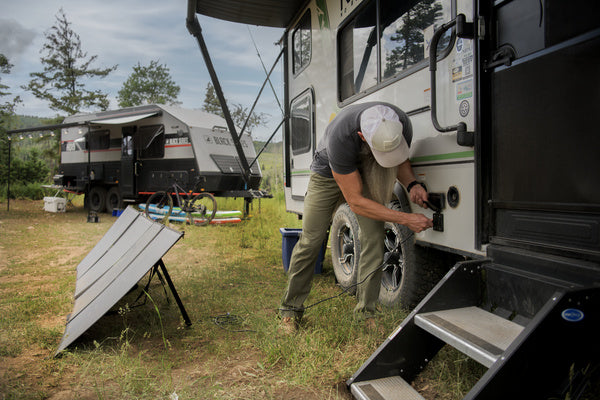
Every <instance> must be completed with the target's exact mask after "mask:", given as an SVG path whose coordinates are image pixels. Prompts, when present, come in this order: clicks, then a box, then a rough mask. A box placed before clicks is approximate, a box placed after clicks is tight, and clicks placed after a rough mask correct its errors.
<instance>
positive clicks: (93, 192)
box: [86, 186, 106, 212]
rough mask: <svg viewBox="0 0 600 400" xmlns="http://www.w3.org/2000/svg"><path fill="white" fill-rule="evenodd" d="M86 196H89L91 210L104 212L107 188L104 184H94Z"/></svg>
mask: <svg viewBox="0 0 600 400" xmlns="http://www.w3.org/2000/svg"><path fill="white" fill-rule="evenodd" d="M86 197H89V199H88V202H87V204H88V206H89V207H90V211H93V212H104V210H105V209H106V188H104V187H103V186H92V188H91V189H90V191H89V192H88V193H87V194H86Z"/></svg>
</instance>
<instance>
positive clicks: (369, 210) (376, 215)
mask: <svg viewBox="0 0 600 400" xmlns="http://www.w3.org/2000/svg"><path fill="white" fill-rule="evenodd" d="M333 178H334V179H335V181H336V182H337V184H338V186H339V187H340V189H341V190H342V193H343V194H344V198H345V199H346V202H347V203H348V205H349V206H350V209H351V210H352V211H353V212H354V213H355V214H358V215H362V216H364V217H367V218H371V219H375V220H378V221H388V222H393V223H397V224H401V225H405V226H407V227H408V228H409V229H410V230H412V231H414V232H421V231H424V230H425V229H427V228H431V227H432V226H433V221H432V220H431V219H429V218H427V217H426V216H424V215H423V214H410V213H404V212H401V211H394V210H391V209H389V208H387V207H386V206H384V205H381V204H379V203H377V202H375V201H373V200H370V199H368V198H366V197H364V196H363V195H362V187H363V185H362V178H361V176H360V173H359V172H358V171H354V172H351V173H349V174H338V173H335V172H333Z"/></svg>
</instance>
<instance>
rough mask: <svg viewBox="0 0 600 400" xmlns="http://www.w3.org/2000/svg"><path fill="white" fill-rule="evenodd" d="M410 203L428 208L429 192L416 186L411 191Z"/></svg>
mask: <svg viewBox="0 0 600 400" xmlns="http://www.w3.org/2000/svg"><path fill="white" fill-rule="evenodd" d="M409 195H410V201H412V202H413V203H415V204H418V205H419V206H421V207H423V208H427V204H425V202H426V201H427V199H428V196H427V191H426V190H425V189H424V188H423V186H421V185H415V186H413V187H412V188H411V189H410V193H409Z"/></svg>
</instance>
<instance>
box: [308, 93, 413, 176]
mask: <svg viewBox="0 0 600 400" xmlns="http://www.w3.org/2000/svg"><path fill="white" fill-rule="evenodd" d="M378 104H382V105H385V106H388V107H390V108H391V109H393V110H394V111H395V112H396V114H398V117H399V119H400V122H402V125H403V130H402V133H403V135H404V139H405V140H406V143H408V145H409V146H410V143H411V141H412V128H411V124H410V121H409V120H408V117H407V116H406V114H404V112H402V111H401V110H400V109H399V108H398V107H396V106H394V105H392V104H389V103H383V102H369V103H360V104H353V105H350V106H347V107H346V108H344V109H343V110H342V111H340V113H339V114H338V115H336V117H335V118H334V119H333V121H331V122H330V123H329V125H328V126H327V128H325V135H324V136H323V138H322V139H321V140H320V141H319V143H318V144H317V149H316V152H315V156H314V158H313V162H312V164H311V166H310V169H311V171H313V172H316V173H317V174H319V175H322V176H325V177H327V178H333V174H332V173H331V171H332V170H333V171H335V172H336V173H337V174H342V175H346V174H349V173H352V172H354V171H356V170H357V169H358V166H359V163H360V157H359V154H360V148H361V146H362V145H363V143H364V142H363V140H362V139H361V138H360V136H358V132H359V131H360V116H361V114H362V112H363V111H364V110H366V109H367V108H369V107H372V106H374V105H378ZM364 144H365V145H367V144H366V143H364Z"/></svg>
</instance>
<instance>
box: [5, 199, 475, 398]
mask: <svg viewBox="0 0 600 400" xmlns="http://www.w3.org/2000/svg"><path fill="white" fill-rule="evenodd" d="M81 203H82V200H81V198H78V199H76V201H75V204H76V207H74V208H73V207H69V208H68V211H67V212H66V213H59V214H53V213H47V212H44V211H43V209H42V208H43V202H41V201H26V200H17V201H12V202H11V210H10V212H7V211H6V204H5V203H0V237H1V238H2V240H1V242H0V394H2V399H42V398H48V397H52V396H62V397H61V398H75V399H76V398H82V399H94V398H97V399H114V398H119V399H155V398H157V399H158V398H161V399H168V398H169V396H171V395H172V394H173V393H176V394H177V396H179V398H180V399H299V398H303V399H349V398H350V396H349V394H348V391H347V389H346V387H345V381H346V380H347V379H348V378H349V377H350V376H352V374H353V373H354V372H355V371H356V370H357V369H358V368H359V367H360V365H361V364H362V363H363V362H365V361H366V360H367V358H368V357H369V356H370V355H371V354H372V353H373V352H374V351H375V350H376V349H377V347H378V346H379V345H380V344H381V343H382V342H383V341H384V340H385V338H386V337H387V335H389V334H390V333H391V332H392V331H393V330H394V329H395V328H396V327H397V326H398V325H399V324H400V322H401V321H402V320H403V318H404V317H405V316H406V312H405V311H402V310H397V309H393V310H392V309H384V310H383V312H382V316H381V319H380V321H379V323H380V326H381V329H380V331H379V332H370V331H367V330H366V329H365V328H364V326H363V325H362V324H359V323H357V322H355V321H354V320H353V319H352V309H353V308H354V306H355V299H354V298H353V297H352V296H349V295H342V296H339V297H336V298H334V299H332V300H329V301H326V302H324V303H322V304H319V305H318V306H316V307H313V308H310V309H309V310H308V311H307V313H306V317H305V320H304V322H303V324H302V327H301V329H300V331H299V332H298V333H297V334H296V335H294V336H291V337H290V336H285V335H282V334H281V333H279V332H278V318H277V308H278V306H279V301H280V298H281V296H282V294H283V291H284V289H285V285H286V274H285V273H284V272H283V267H282V261H281V242H282V238H281V234H280V232H279V228H280V227H288V228H295V227H300V226H301V224H300V221H298V219H297V218H296V216H295V215H292V214H289V213H286V212H285V206H284V201H283V195H282V193H281V192H276V193H274V198H273V199H263V200H261V201H260V203H259V202H258V201H255V202H254V203H253V207H252V210H251V214H252V216H251V218H249V219H248V220H245V221H242V222H241V223H239V224H234V225H213V226H207V227H190V226H184V225H173V226H174V227H175V229H182V230H185V235H184V237H183V238H182V239H180V240H179V241H178V242H177V243H176V244H175V246H174V247H173V248H172V249H171V250H170V251H169V252H168V253H167V254H166V255H165V257H164V262H165V265H166V267H167V269H168V271H169V273H170V276H171V278H172V280H173V282H174V284H175V287H176V288H177V291H178V293H179V295H180V297H181V299H182V301H183V304H184V306H185V308H186V310H187V313H188V314H189V316H190V318H191V320H192V326H191V327H186V326H185V324H184V322H183V319H182V317H181V314H180V312H179V309H178V308H177V306H176V305H175V303H174V301H173V299H172V296H171V295H170V294H169V295H168V296H165V292H164V290H163V287H162V286H161V284H160V283H159V281H158V280H157V279H154V280H153V281H152V283H151V285H150V287H149V291H148V294H149V296H150V297H147V296H145V295H142V298H141V299H142V300H144V299H145V302H143V301H138V302H137V303H136V302H135V300H136V298H137V296H138V294H139V293H140V291H139V290H137V291H135V292H132V293H130V294H128V295H127V296H125V297H124V298H123V299H121V300H120V301H119V302H118V303H117V304H116V305H115V307H113V310H112V311H111V312H109V313H108V314H107V315H105V316H103V317H102V318H101V319H100V320H99V321H98V322H97V323H96V324H94V325H93V326H92V327H91V328H90V329H88V331H86V332H85V333H84V334H83V335H82V336H81V337H80V338H79V339H78V340H77V341H76V342H74V343H73V344H72V345H71V346H70V347H69V348H68V349H67V351H65V352H64V353H63V355H62V357H59V358H52V357H51V355H52V354H53V352H54V350H55V349H56V347H57V346H58V344H59V343H60V340H61V337H62V334H63V332H64V327H65V317H66V315H67V314H68V313H70V312H71V311H72V307H73V305H72V304H73V293H74V289H75V279H76V278H75V272H76V267H77V265H78V264H79V262H80V261H81V260H82V259H83V258H84V257H85V255H87V253H89V251H90V250H91V249H92V248H93V247H94V246H95V245H96V243H97V242H98V241H99V240H100V239H101V238H102V236H103V235H104V233H105V232H106V231H107V230H108V229H109V228H110V226H111V225H112V224H113V223H114V221H115V220H116V218H115V217H111V216H109V215H106V214H102V215H100V222H99V223H87V218H86V217H87V213H86V212H85V210H83V208H82V206H81ZM218 204H219V208H220V209H240V210H241V209H242V207H243V201H242V200H241V199H237V200H234V199H227V200H225V199H218ZM146 281H147V277H145V278H144V279H143V280H142V281H141V286H142V287H143V286H144V285H145V283H146ZM167 290H168V289H167ZM339 293H340V289H339V288H338V287H337V286H336V285H335V279H334V275H333V271H332V268H331V261H330V255H329V251H328V252H327V254H326V257H325V264H324V272H323V274H321V275H315V277H314V280H313V289H312V292H311V295H310V297H309V299H308V304H312V303H313V302H316V301H318V300H321V299H325V298H328V297H332V296H335V295H337V294H339ZM216 318H219V321H225V322H230V323H229V324H216V323H215V319H216ZM483 372H484V369H483V368H482V367H480V366H479V365H478V364H476V363H474V362H473V361H472V360H468V359H466V357H465V356H463V355H462V354H460V353H458V352H456V351H452V350H443V351H442V353H441V355H440V356H439V357H437V358H436V359H435V360H434V361H433V362H432V363H430V364H429V366H428V367H427V368H426V370H425V371H424V373H423V374H421V376H420V377H419V378H418V379H417V381H416V382H415V385H416V387H417V389H419V390H421V391H422V392H424V393H426V395H427V397H428V398H436V399H460V398H462V397H463V396H464V395H465V394H466V393H467V392H468V390H469V389H470V387H471V386H472V385H473V384H474V382H475V381H476V380H477V379H478V377H479V376H480V375H481V374H482V373H483Z"/></svg>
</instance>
